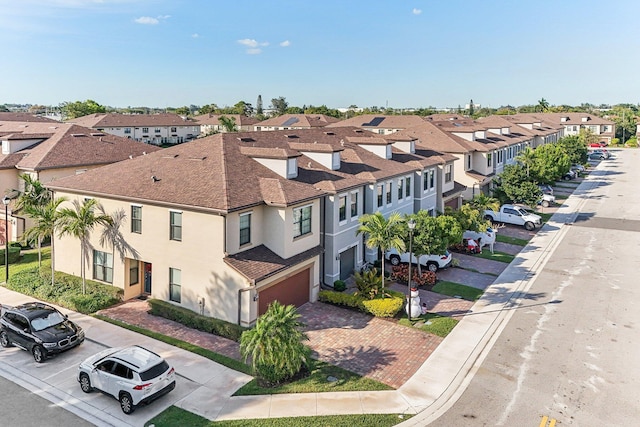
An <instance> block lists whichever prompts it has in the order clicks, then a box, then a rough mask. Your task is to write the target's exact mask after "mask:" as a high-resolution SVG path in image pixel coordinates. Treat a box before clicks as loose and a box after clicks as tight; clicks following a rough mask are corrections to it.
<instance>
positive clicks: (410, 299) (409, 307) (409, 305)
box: [407, 218, 416, 322]
mask: <svg viewBox="0 0 640 427" xmlns="http://www.w3.org/2000/svg"><path fill="white" fill-rule="evenodd" d="M407 226H408V227H409V279H408V280H407V288H408V289H409V298H408V299H407V316H408V317H409V322H411V303H412V297H411V264H413V251H412V248H411V245H412V243H413V229H414V228H416V222H415V221H414V220H413V218H411V219H410V220H409V222H407Z"/></svg>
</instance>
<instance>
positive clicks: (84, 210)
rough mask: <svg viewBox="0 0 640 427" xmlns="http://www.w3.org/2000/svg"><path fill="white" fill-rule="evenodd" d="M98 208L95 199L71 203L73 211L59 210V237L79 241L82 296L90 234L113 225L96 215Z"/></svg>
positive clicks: (108, 217)
mask: <svg viewBox="0 0 640 427" xmlns="http://www.w3.org/2000/svg"><path fill="white" fill-rule="evenodd" d="M97 206H98V202H97V201H96V199H87V200H85V201H84V203H80V202H79V201H78V200H74V201H73V209H71V208H64V209H62V210H60V219H59V221H60V222H59V224H60V236H65V235H70V236H73V237H75V238H76V239H78V240H80V274H81V276H82V294H83V295H84V294H86V292H87V284H86V275H85V263H86V262H88V260H89V254H88V249H90V247H91V244H90V243H89V238H90V237H91V232H92V231H93V230H94V228H96V227H97V226H99V225H101V226H108V225H112V224H113V218H112V217H111V216H110V215H106V214H99V215H96V213H95V209H96V207H97Z"/></svg>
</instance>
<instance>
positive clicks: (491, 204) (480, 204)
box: [469, 193, 500, 215]
mask: <svg viewBox="0 0 640 427" xmlns="http://www.w3.org/2000/svg"><path fill="white" fill-rule="evenodd" d="M469 204H470V205H471V206H473V207H474V208H475V209H477V210H478V211H479V212H480V214H481V215H484V211H486V210H487V209H489V210H492V211H497V210H498V209H500V200H498V199H496V198H495V197H489V196H487V195H486V194H484V193H480V194H478V195H477V196H475V197H474V198H473V199H471V200H470V201H469Z"/></svg>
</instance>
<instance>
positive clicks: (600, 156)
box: [588, 150, 611, 160]
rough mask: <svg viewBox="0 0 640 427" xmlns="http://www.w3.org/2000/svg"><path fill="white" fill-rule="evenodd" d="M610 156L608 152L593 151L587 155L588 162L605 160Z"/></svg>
mask: <svg viewBox="0 0 640 427" xmlns="http://www.w3.org/2000/svg"><path fill="white" fill-rule="evenodd" d="M610 156H611V155H610V154H609V152H608V151H601V150H595V151H592V152H590V153H589V156H588V157H589V160H605V159H608V158H609V157H610Z"/></svg>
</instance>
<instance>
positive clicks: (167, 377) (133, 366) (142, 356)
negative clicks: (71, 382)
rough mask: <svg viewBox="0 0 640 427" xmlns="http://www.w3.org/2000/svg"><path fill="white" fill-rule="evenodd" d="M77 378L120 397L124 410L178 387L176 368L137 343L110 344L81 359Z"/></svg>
mask: <svg viewBox="0 0 640 427" xmlns="http://www.w3.org/2000/svg"><path fill="white" fill-rule="evenodd" d="M78 382H80V388H81V389H82V391H84V392H85V393H90V392H91V391H93V390H94V389H97V390H100V391H102V392H104V393H106V394H109V395H111V396H113V397H115V398H116V399H118V401H120V408H122V412H124V413H125V414H131V413H133V411H134V410H135V409H136V407H138V406H140V405H144V404H147V403H150V402H152V401H153V400H155V399H157V398H159V397H161V396H164V395H165V394H167V393H169V392H170V391H171V390H173V389H174V388H175V387H176V380H175V369H173V368H172V367H171V366H170V365H169V364H168V363H167V362H166V361H165V360H164V359H163V358H162V357H160V356H159V355H157V354H156V353H154V352H152V351H150V350H147V349H146V348H144V347H140V346H137V345H134V346H130V347H124V348H109V349H107V350H103V351H101V352H100V353H97V354H94V355H93V356H91V357H89V358H88V359H86V360H85V361H84V362H82V363H80V366H78Z"/></svg>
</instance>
